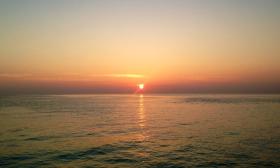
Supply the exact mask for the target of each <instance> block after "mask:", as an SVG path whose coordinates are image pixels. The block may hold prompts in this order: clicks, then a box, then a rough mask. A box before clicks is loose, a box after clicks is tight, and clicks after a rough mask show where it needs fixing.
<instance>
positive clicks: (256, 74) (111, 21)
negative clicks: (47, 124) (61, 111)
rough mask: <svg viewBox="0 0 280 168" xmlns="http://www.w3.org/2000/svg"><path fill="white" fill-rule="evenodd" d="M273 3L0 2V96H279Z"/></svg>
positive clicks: (279, 53)
mask: <svg viewBox="0 0 280 168" xmlns="http://www.w3.org/2000/svg"><path fill="white" fill-rule="evenodd" d="M279 8H280V1H279V0H234V1H233V0H209V1H208V0H99V1H97V0H96V1H94V0H64V1H63V0H47V1H46V0H45V1H43V0H1V1H0V27H1V28H0V36H1V38H0V94H1V93H2V94H19V93H31V94H32V93H133V92H134V91H135V89H137V84H139V83H144V84H145V92H147V93H208V92H211V93H280V46H279V45H280V33H279V30H280V10H279Z"/></svg>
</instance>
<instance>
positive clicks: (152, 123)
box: [0, 94, 280, 168]
mask: <svg viewBox="0 0 280 168" xmlns="http://www.w3.org/2000/svg"><path fill="white" fill-rule="evenodd" d="M0 167H20V168H22V167H101V168H102V167H104V168H105V167H120V168H126V167H135V168H136V167H137V168H138V167H140V168H141V167H168V168H175V167H176V168H177V167H178V168H179V167H280V95H187V94H186V95H183V94H182V95H145V94H144V95H137V94H134V95H121V94H120V95H109V94H104V95H102V94H101V95H33V96H6V97H5V96H2V97H0Z"/></svg>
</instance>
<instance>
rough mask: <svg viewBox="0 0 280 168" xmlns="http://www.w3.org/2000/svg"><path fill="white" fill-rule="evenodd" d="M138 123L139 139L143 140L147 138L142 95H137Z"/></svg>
mask: <svg viewBox="0 0 280 168" xmlns="http://www.w3.org/2000/svg"><path fill="white" fill-rule="evenodd" d="M138 118H139V120H138V125H139V127H140V128H141V134H140V136H139V138H140V140H141V141H144V140H145V139H146V138H148V135H147V133H146V131H145V129H146V114H145V106H144V95H143V94H140V95H139V105H138Z"/></svg>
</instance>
